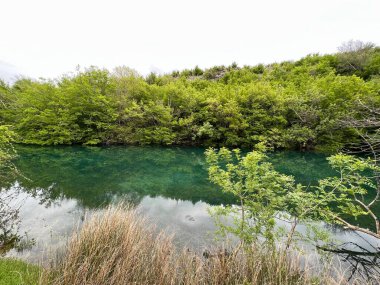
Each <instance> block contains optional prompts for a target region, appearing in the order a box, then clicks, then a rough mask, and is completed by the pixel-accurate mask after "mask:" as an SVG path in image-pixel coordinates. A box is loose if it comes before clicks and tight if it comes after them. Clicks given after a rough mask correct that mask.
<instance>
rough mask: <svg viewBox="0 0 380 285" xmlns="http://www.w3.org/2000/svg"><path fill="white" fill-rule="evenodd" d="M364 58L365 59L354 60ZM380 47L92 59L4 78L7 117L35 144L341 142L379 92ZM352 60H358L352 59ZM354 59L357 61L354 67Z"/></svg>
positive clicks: (3, 116) (312, 145)
mask: <svg viewBox="0 0 380 285" xmlns="http://www.w3.org/2000/svg"><path fill="white" fill-rule="evenodd" d="M354 62H355V66H356V67H355V69H354V70H352V68H351V67H350V66H351V65H353V64H354ZM379 62H380V49H379V48H378V47H374V46H369V45H363V46H361V45H359V46H355V45H353V46H350V45H348V46H347V47H345V49H344V50H342V51H341V52H340V53H338V54H336V55H323V56H321V55H318V54H315V55H308V56H306V57H304V58H302V59H300V60H298V61H295V62H290V61H288V62H282V63H275V64H270V65H265V66H264V65H263V64H259V65H257V66H253V67H250V66H244V67H241V68H240V67H238V66H237V64H236V63H233V64H231V65H230V66H228V67H226V66H215V67H212V68H208V69H206V70H202V69H200V68H199V67H198V66H196V67H195V68H194V69H187V70H183V71H182V72H179V71H174V72H172V73H171V74H165V75H158V74H155V73H151V74H149V75H148V76H147V77H146V78H144V77H142V76H141V75H139V74H138V73H137V72H136V71H135V70H133V69H130V68H128V67H125V66H122V67H118V68H115V70H114V71H113V72H109V71H107V70H104V69H98V68H95V67H91V68H89V69H86V70H84V71H79V70H78V71H77V72H76V73H74V74H72V75H66V76H63V77H61V78H59V79H56V80H54V81H47V80H38V81H35V80H30V79H20V80H18V81H17V82H15V83H14V84H13V85H12V86H8V85H7V84H5V83H4V82H2V81H0V121H2V124H6V125H12V126H13V128H12V129H13V130H14V131H15V133H16V141H17V142H21V143H28V144H40V145H55V144H87V145H92V144H111V143H127V144H164V145H166V144H182V145H189V144H191V145H194V144H196V145H205V146H228V147H252V146H254V145H255V144H257V143H259V142H263V141H265V142H266V143H267V144H268V145H269V146H272V147H276V148H289V149H292V148H293V149H316V148H320V149H330V150H334V149H339V148H341V147H342V146H344V145H345V143H347V142H348V141H350V142H352V141H355V140H359V139H360V137H359V136H358V135H357V134H356V133H354V132H353V131H352V130H350V129H349V128H347V127H342V124H341V121H342V120H343V119H345V118H346V117H347V116H348V115H349V116H352V117H360V116H361V115H362V114H363V109H362V108H359V107H358V102H359V101H366V102H375V103H376V104H377V105H380V102H379V100H378V99H377V98H378V97H379V96H378V95H379V93H378V90H379V83H378V82H379V79H378V78H379V76H380V75H379V70H380V69H379V68H380V67H379ZM347 68H348V69H347ZM350 68H351V69H350Z"/></svg>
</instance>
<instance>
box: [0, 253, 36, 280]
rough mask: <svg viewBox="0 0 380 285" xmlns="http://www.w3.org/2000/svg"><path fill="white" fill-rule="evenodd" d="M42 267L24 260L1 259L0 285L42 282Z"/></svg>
mask: <svg viewBox="0 0 380 285" xmlns="http://www.w3.org/2000/svg"><path fill="white" fill-rule="evenodd" d="M40 275H41V268H40V267H38V266H36V265H31V264H27V263H25V262H23V261H20V260H16V259H12V258H3V259H0V285H21V284H27V285H34V284H40Z"/></svg>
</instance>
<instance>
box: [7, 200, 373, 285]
mask: <svg viewBox="0 0 380 285" xmlns="http://www.w3.org/2000/svg"><path fill="white" fill-rule="evenodd" d="M312 272H314V273H312ZM316 275H317V276H316ZM0 284H7V285H9V284H10V285H12V284H43V285H45V284H52V285H83V284H91V285H105V284H112V285H121V284H123V285H124V284H186V285H187V284H194V285H195V284H215V285H216V284H218V285H219V284H273V285H274V284H281V285H288V284H289V285H290V284H300V285H301V284H302V285H303V284H310V285H311V284H332V285H338V284H348V282H347V280H345V279H344V277H343V275H342V274H341V273H339V272H337V271H334V270H332V271H331V268H330V270H329V271H326V272H318V273H317V274H316V273H315V271H312V269H311V268H305V267H302V266H301V261H300V259H299V258H298V257H294V256H292V257H291V256H289V255H287V254H284V253H283V252H280V251H276V250H273V249H266V248H262V247H259V246H252V247H250V248H245V249H243V247H236V248H229V249H228V250H225V249H223V250H221V249H219V250H217V249H215V250H208V251H205V252H203V254H201V253H196V252H192V251H189V250H187V249H183V250H180V249H178V248H177V247H175V246H174V245H173V243H172V237H171V236H168V235H166V234H165V233H160V234H157V232H156V231H155V230H154V228H153V227H152V226H151V225H150V224H149V222H148V221H146V220H145V219H144V218H143V217H141V216H139V215H138V214H136V212H135V211H133V210H126V209H125V208H123V207H110V208H108V209H106V210H103V211H99V212H98V213H97V214H96V215H94V216H92V217H91V218H90V219H89V220H87V221H86V222H85V223H84V226H83V227H82V228H81V230H80V231H78V232H76V233H74V234H73V236H72V238H71V240H70V242H69V243H68V245H67V247H66V248H65V249H64V251H63V253H62V254H61V255H60V257H59V258H54V259H53V261H52V263H51V266H50V267H49V268H45V269H44V270H43V271H41V270H40V269H39V268H38V267H37V266H33V265H27V264H26V263H24V262H21V261H16V260H13V259H2V260H0ZM349 284H366V283H365V282H363V281H360V280H358V281H355V280H351V283H349ZM372 284H377V283H372Z"/></svg>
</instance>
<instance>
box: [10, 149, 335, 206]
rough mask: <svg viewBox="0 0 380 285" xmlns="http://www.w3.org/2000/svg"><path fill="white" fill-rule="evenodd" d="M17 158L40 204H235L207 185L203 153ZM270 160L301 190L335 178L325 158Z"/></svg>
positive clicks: (78, 152)
mask: <svg viewBox="0 0 380 285" xmlns="http://www.w3.org/2000/svg"><path fill="white" fill-rule="evenodd" d="M18 154H19V158H18V159H17V160H16V161H15V165H16V167H17V168H18V170H19V171H20V172H21V173H22V174H23V176H24V177H25V178H20V177H19V178H18V179H17V181H18V182H19V183H20V186H21V187H22V188H23V190H24V191H26V192H29V193H34V192H35V191H36V190H37V189H38V190H39V191H41V192H42V193H40V197H41V202H43V203H49V202H54V201H57V200H59V199H62V197H64V198H70V199H76V200H77V201H78V202H79V203H80V204H81V205H82V206H85V207H99V206H104V205H106V204H107V203H109V202H110V201H111V200H112V199H113V197H114V196H115V195H117V196H121V195H122V196H128V197H129V200H130V201H131V202H132V203H134V204H138V203H139V202H140V201H141V199H142V198H144V197H146V196H149V197H157V196H161V197H165V198H171V199H176V200H185V201H191V202H193V203H196V202H198V201H203V202H206V203H208V204H211V205H216V204H222V203H233V201H234V199H233V197H232V196H228V195H226V194H223V193H221V192H220V191H218V190H217V189H216V187H215V186H213V185H212V184H210V183H209V181H208V178H207V166H206V163H205V159H204V149H202V148H179V147H178V148H177V147H170V148H163V147H133V146H129V147H124V146H123V147H108V148H98V147H24V146H23V147H18ZM270 160H271V161H272V162H273V164H274V165H275V167H276V169H277V170H279V171H281V172H284V173H286V174H291V175H294V176H295V177H296V179H297V181H299V182H302V183H304V184H309V183H314V182H315V181H316V180H318V179H320V178H323V177H326V176H328V175H333V174H334V172H333V171H332V170H331V169H330V168H329V166H328V164H327V162H326V159H325V155H323V154H318V153H301V152H277V153H273V154H271V159H270ZM8 183H10V184H12V183H14V181H11V182H8Z"/></svg>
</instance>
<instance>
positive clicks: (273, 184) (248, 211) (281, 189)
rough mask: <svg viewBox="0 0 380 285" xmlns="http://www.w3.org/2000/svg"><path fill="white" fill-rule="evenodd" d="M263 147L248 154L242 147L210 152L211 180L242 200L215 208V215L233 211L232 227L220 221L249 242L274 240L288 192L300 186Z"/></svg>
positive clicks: (227, 214) (230, 231)
mask: <svg viewBox="0 0 380 285" xmlns="http://www.w3.org/2000/svg"><path fill="white" fill-rule="evenodd" d="M262 150H263V146H262V145H259V149H258V150H257V151H253V152H250V153H248V154H247V155H246V156H245V157H242V156H241V153H240V151H239V150H238V149H235V150H233V151H230V150H228V149H226V148H221V149H220V150H219V151H216V150H214V149H211V148H210V149H208V150H207V151H206V158H207V162H208V164H209V178H210V180H211V181H212V182H213V183H215V184H216V185H218V186H219V187H220V188H221V189H222V191H223V192H226V193H232V194H233V195H235V196H236V197H237V198H238V199H239V201H240V204H239V205H236V206H220V207H215V208H213V210H212V214H213V215H214V216H215V217H216V218H218V217H220V216H229V215H231V214H232V217H233V220H234V221H233V225H232V226H231V225H228V223H227V225H226V224H224V223H218V224H219V226H220V228H221V229H222V231H226V232H228V233H233V234H235V235H236V236H238V237H239V238H240V240H242V241H244V242H245V243H252V242H257V241H258V239H259V237H262V236H263V237H265V241H266V242H269V243H272V242H273V241H274V239H275V231H274V228H275V217H276V216H277V215H279V213H280V211H283V209H284V207H285V205H286V197H287V195H288V193H290V192H293V191H294V190H295V188H296V186H295V183H294V179H293V177H291V176H287V175H283V174H280V173H278V172H277V171H275V170H274V169H273V166H272V164H270V163H268V162H266V161H265V160H266V155H265V154H264V152H263V151H262Z"/></svg>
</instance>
